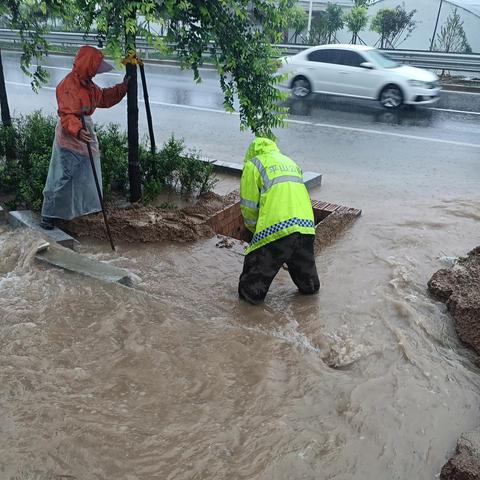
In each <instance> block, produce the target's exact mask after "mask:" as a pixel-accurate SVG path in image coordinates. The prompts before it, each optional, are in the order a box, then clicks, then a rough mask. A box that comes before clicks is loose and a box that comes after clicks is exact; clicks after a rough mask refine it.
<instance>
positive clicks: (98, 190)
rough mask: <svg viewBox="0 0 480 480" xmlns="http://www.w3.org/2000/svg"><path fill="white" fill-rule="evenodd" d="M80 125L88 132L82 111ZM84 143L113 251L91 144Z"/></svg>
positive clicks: (113, 246)
mask: <svg viewBox="0 0 480 480" xmlns="http://www.w3.org/2000/svg"><path fill="white" fill-rule="evenodd" d="M82 126H83V129H84V130H85V131H86V132H88V130H87V127H86V125H85V117H84V116H83V113H82ZM85 143H86V144H87V149H88V156H89V158H90V165H91V167H92V172H93V178H94V179H95V186H96V187H97V194H98V199H99V200H100V206H101V207H102V213H103V221H104V222H105V228H106V230H107V235H108V239H109V240H110V246H111V247H112V250H113V251H115V245H114V244H113V240H112V234H111V233H110V227H109V225H108V221H107V214H106V213H105V206H104V205H103V195H102V191H101V190H100V183H99V182H98V175H97V169H96V168H95V163H94V161H93V153H92V146H91V145H90V142H85Z"/></svg>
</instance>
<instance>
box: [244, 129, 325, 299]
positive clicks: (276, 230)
mask: <svg viewBox="0 0 480 480" xmlns="http://www.w3.org/2000/svg"><path fill="white" fill-rule="evenodd" d="M240 197H241V198H240V208H241V211H242V215H243V219H244V222H245V225H246V227H247V228H248V229H249V230H250V231H251V232H252V234H253V237H252V241H251V243H250V245H249V247H248V248H247V250H246V256H245V262H244V266H243V272H242V274H241V276H240V282H239V285H238V293H239V296H240V298H242V299H244V300H246V301H248V302H250V303H252V304H257V303H260V302H262V301H263V300H264V298H265V296H266V295H267V292H268V289H269V288H270V284H271V283H272V280H273V279H274V277H275V276H276V274H277V273H278V271H279V270H280V268H281V267H282V265H283V264H284V263H285V264H287V266H288V271H289V273H290V276H291V277H292V280H293V282H294V283H295V285H296V286H297V287H298V290H299V291H300V292H301V293H303V294H313V293H316V292H318V290H319V288H320V282H319V280H318V275H317V268H316V265H315V257H314V253H313V244H314V239H315V224H314V217H313V209H312V203H311V200H310V196H309V194H308V191H307V189H306V187H305V185H304V183H303V173H302V170H301V169H300V167H299V166H298V165H297V164H296V163H295V162H294V161H293V160H291V159H290V158H288V157H286V156H285V155H282V153H281V152H280V150H279V149H278V147H277V145H276V144H275V142H273V141H272V140H270V139H268V138H256V139H255V140H254V141H253V142H252V144H251V145H250V147H249V149H248V151H247V154H246V156H245V162H244V167H243V172H242V178H241V180H240Z"/></svg>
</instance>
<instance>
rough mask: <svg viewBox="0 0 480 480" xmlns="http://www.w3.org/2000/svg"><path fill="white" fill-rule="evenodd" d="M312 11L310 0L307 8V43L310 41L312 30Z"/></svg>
mask: <svg viewBox="0 0 480 480" xmlns="http://www.w3.org/2000/svg"><path fill="white" fill-rule="evenodd" d="M312 11H313V0H310V4H309V6H308V25H307V37H308V40H307V42H309V41H310V30H311V28H312Z"/></svg>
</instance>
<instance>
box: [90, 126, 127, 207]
mask: <svg viewBox="0 0 480 480" xmlns="http://www.w3.org/2000/svg"><path fill="white" fill-rule="evenodd" d="M96 132H97V138H98V144H99V148H100V157H101V162H102V181H103V182H102V183H103V194H104V196H105V198H106V199H108V198H109V197H110V196H111V194H112V191H117V192H122V193H125V192H126V191H127V188H128V139H127V135H126V134H125V132H123V131H120V128H119V126H118V125H117V124H115V123H109V124H108V125H100V126H98V127H97V128H96Z"/></svg>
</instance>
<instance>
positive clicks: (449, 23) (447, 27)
mask: <svg viewBox="0 0 480 480" xmlns="http://www.w3.org/2000/svg"><path fill="white" fill-rule="evenodd" d="M433 50H435V51H437V52H446V53H448V52H453V53H472V47H471V46H470V44H469V43H468V40H467V35H466V33H465V30H464V28H463V20H462V19H461V17H460V14H459V13H458V10H457V9H456V8H455V10H453V11H452V13H451V14H450V15H449V16H448V17H447V20H446V21H445V24H444V25H443V26H442V27H441V29H440V32H439V33H438V34H437V38H436V39H435V43H434V45H433Z"/></svg>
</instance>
